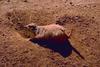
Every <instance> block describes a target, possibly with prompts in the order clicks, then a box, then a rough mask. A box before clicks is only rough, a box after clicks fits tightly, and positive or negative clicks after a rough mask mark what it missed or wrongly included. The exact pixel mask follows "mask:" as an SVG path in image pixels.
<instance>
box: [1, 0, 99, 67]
mask: <svg viewBox="0 0 100 67" xmlns="http://www.w3.org/2000/svg"><path fill="white" fill-rule="evenodd" d="M32 22H33V23H36V24H38V25H47V24H52V23H58V24H60V25H62V26H64V27H65V28H66V31H68V32H69V31H70V30H72V29H73V31H72V34H71V36H70V38H69V39H66V38H65V39H62V41H63V42H59V40H58V41H56V40H55V39H54V40H53V39H51V40H41V41H28V40H27V39H26V37H28V36H29V35H32V33H31V32H29V31H28V30H25V29H24V28H23V25H26V24H29V23H32ZM19 33H20V34H21V35H20V34H19ZM0 67H100V0H0Z"/></svg>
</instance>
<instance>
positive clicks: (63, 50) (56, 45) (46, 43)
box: [30, 35, 84, 59]
mask: <svg viewBox="0 0 100 67" xmlns="http://www.w3.org/2000/svg"><path fill="white" fill-rule="evenodd" d="M30 41H31V42H33V43H37V44H38V45H40V46H42V47H45V48H49V49H52V50H53V51H55V52H58V53H59V54H61V55H62V56H63V57H68V56H69V55H70V54H71V53H72V51H74V52H76V53H77V54H78V55H79V56H80V57H81V58H82V59H84V57H83V56H82V55H81V54H80V53H79V52H78V51H77V50H76V49H75V48H74V47H73V46H72V45H71V43H70V42H69V40H68V37H67V36H66V35H65V36H63V37H62V36H61V37H54V38H49V39H31V40H30Z"/></svg>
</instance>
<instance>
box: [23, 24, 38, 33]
mask: <svg viewBox="0 0 100 67" xmlns="http://www.w3.org/2000/svg"><path fill="white" fill-rule="evenodd" d="M25 27H26V28H27V29H28V30H30V31H33V32H35V30H36V27H37V25H36V24H35V23H31V24H28V25H26V26H25Z"/></svg>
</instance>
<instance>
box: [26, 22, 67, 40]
mask: <svg viewBox="0 0 100 67" xmlns="http://www.w3.org/2000/svg"><path fill="white" fill-rule="evenodd" d="M25 27H26V28H28V29H29V30H30V31H32V32H33V34H35V37H34V38H37V39H39V38H43V39H48V38H51V37H57V36H63V35H65V34H66V33H65V28H64V27H63V26H60V25H58V24H50V25H44V26H38V25H36V24H34V23H31V24H28V25H26V26H25Z"/></svg>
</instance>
